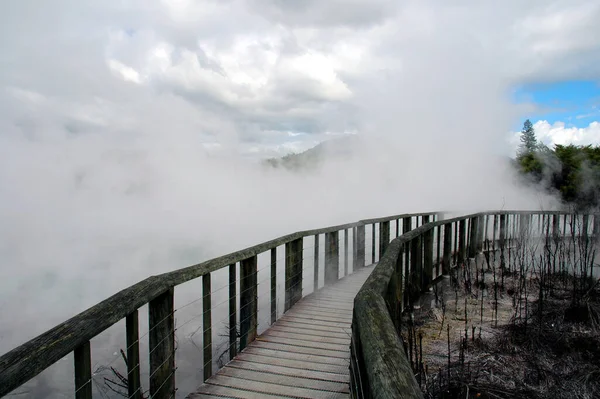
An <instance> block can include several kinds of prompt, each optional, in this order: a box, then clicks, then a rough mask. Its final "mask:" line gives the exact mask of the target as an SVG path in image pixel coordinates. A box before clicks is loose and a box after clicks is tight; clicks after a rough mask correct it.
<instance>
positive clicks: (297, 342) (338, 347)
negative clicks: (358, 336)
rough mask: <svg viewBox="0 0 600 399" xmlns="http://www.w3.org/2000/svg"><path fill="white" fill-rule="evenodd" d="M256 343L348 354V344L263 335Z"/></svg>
mask: <svg viewBox="0 0 600 399" xmlns="http://www.w3.org/2000/svg"><path fill="white" fill-rule="evenodd" d="M256 340H257V341H262V342H272V343H276V344H283V345H290V346H301V347H303V348H311V349H327V350H331V351H338V352H350V345H349V344H345V343H344V344H331V343H327V342H317V341H314V340H303V339H296V338H286V337H285V336H280V335H273V334H264V335H261V336H260V337H257V338H256Z"/></svg>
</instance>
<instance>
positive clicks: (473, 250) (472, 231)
mask: <svg viewBox="0 0 600 399" xmlns="http://www.w3.org/2000/svg"><path fill="white" fill-rule="evenodd" d="M478 231H479V219H478V218H477V217H472V218H470V219H469V255H468V256H469V258H474V257H475V256H476V255H477V236H478V234H477V232H478Z"/></svg>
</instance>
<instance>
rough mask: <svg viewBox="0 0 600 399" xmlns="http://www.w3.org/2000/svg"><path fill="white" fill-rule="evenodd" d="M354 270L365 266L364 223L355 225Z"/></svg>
mask: <svg viewBox="0 0 600 399" xmlns="http://www.w3.org/2000/svg"><path fill="white" fill-rule="evenodd" d="M354 252H355V253H356V255H355V256H354V270H357V269H359V268H361V267H364V266H365V225H364V224H360V225H358V226H356V248H355V250H354Z"/></svg>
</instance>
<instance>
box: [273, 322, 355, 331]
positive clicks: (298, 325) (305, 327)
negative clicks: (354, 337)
mask: <svg viewBox="0 0 600 399" xmlns="http://www.w3.org/2000/svg"><path fill="white" fill-rule="evenodd" d="M276 326H277V327H279V328H282V327H285V328H292V329H298V328H300V329H303V330H305V331H314V333H316V334H321V333H322V334H346V332H345V330H344V327H329V326H324V325H321V324H314V323H310V322H309V323H304V322H302V321H300V320H293V321H289V320H281V319H280V320H279V321H277V324H276Z"/></svg>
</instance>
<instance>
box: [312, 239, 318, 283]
mask: <svg viewBox="0 0 600 399" xmlns="http://www.w3.org/2000/svg"><path fill="white" fill-rule="evenodd" d="M314 249H315V253H314V263H313V269H314V274H313V280H314V283H313V285H314V290H313V291H314V292H316V291H317V290H318V289H319V235H318V234H315V248H314Z"/></svg>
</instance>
